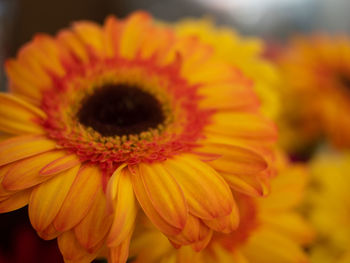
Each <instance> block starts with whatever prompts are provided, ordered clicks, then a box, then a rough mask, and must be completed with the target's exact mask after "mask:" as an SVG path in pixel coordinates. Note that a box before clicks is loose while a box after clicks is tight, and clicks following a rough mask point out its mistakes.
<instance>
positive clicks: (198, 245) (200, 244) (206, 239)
mask: <svg viewBox="0 0 350 263" xmlns="http://www.w3.org/2000/svg"><path fill="white" fill-rule="evenodd" d="M212 236H213V230H211V229H210V230H209V231H208V232H207V233H206V236H205V237H204V238H203V239H202V240H199V241H197V242H196V243H194V244H192V245H191V247H192V248H193V250H194V251H196V252H200V251H202V250H203V249H205V248H206V247H207V245H208V244H209V242H210V240H211V238H212Z"/></svg>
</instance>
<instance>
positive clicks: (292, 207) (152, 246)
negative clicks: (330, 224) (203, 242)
mask: <svg viewBox="0 0 350 263" xmlns="http://www.w3.org/2000/svg"><path fill="white" fill-rule="evenodd" d="M284 165H286V164H283V166H284ZM288 166H289V167H288ZM288 166H285V167H284V168H280V169H279V170H280V172H279V174H278V176H277V177H276V178H274V179H273V181H272V186H271V188H272V190H271V194H270V195H269V196H268V197H266V198H264V199H262V198H261V199H257V198H252V197H248V196H243V195H241V194H237V195H236V200H237V203H238V207H239V212H240V215H241V224H240V225H239V227H238V229H236V230H235V231H233V232H232V233H230V234H222V233H215V234H214V235H213V238H212V239H211V242H210V243H209V245H208V246H207V248H206V249H204V250H202V251H201V252H199V253H196V252H194V251H193V250H192V249H190V248H189V247H181V248H180V249H178V250H176V249H174V248H173V247H172V246H170V245H169V244H168V242H167V240H166V238H164V236H162V235H161V234H160V233H159V232H158V231H156V230H155V229H154V228H152V227H151V226H148V225H147V223H144V226H143V227H142V228H141V227H140V229H138V230H137V231H136V232H135V237H134V239H132V242H131V255H132V256H133V257H131V258H130V260H131V262H133V263H138V262H140V263H141V262H142V263H155V262H162V263H167V262H177V263H182V262H193V263H214V262H236V263H282V262H283V263H301V262H308V257H307V255H306V253H305V252H304V251H303V249H302V246H301V245H305V244H307V243H309V242H310V241H311V240H312V238H313V235H314V233H313V230H312V228H311V227H310V225H309V224H308V223H307V222H306V221H305V219H304V218H303V217H302V216H301V214H300V213H299V212H297V210H296V207H297V206H298V205H300V203H301V201H302V200H303V196H304V192H305V186H306V182H307V178H308V176H307V172H306V169H305V167H304V166H302V165H299V164H295V165H288ZM140 225H141V224H140ZM132 259H134V261H132Z"/></svg>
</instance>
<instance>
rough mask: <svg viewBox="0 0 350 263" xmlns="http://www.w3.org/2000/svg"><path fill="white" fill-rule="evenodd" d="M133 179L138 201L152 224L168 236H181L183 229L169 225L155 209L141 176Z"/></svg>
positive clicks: (134, 176)
mask: <svg viewBox="0 0 350 263" xmlns="http://www.w3.org/2000/svg"><path fill="white" fill-rule="evenodd" d="M138 172H139V171H137V170H136V173H138ZM131 178H132V184H133V189H134V192H135V195H136V197H137V200H138V201H139V203H140V205H141V207H142V209H143V211H144V212H145V214H146V215H147V216H148V217H149V219H150V220H151V221H152V223H153V224H155V225H156V226H157V227H158V228H159V229H160V231H162V232H163V233H164V234H166V235H170V236H174V235H177V234H179V233H180V232H181V228H176V227H175V226H173V225H171V224H169V223H168V222H167V221H165V220H164V219H163V217H161V216H160V214H159V213H158V212H157V210H156V209H155V208H154V207H153V204H152V202H151V200H150V198H149V197H148V194H147V191H146V189H145V186H144V184H143V182H142V180H141V178H140V176H139V175H137V174H136V175H135V174H133V175H132V176H131Z"/></svg>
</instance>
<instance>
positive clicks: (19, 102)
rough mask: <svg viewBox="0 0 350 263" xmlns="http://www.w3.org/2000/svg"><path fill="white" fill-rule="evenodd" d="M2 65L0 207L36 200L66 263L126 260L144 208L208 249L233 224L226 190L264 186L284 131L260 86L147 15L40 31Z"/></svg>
mask: <svg viewBox="0 0 350 263" xmlns="http://www.w3.org/2000/svg"><path fill="white" fill-rule="evenodd" d="M6 71H7V74H8V77H9V83H10V87H9V88H10V92H9V93H2V94H1V95H0V102H1V108H0V130H1V131H3V132H6V133H8V134H10V135H12V136H11V138H9V139H5V140H3V141H1V142H0V167H1V168H0V182H1V187H0V211H1V212H8V211H11V210H15V209H18V208H20V207H23V206H25V205H27V204H28V209H29V217H30V220H31V223H32V225H33V227H34V228H35V229H36V231H37V232H38V234H39V235H40V236H41V237H42V238H44V239H53V238H56V237H57V238H58V244H59V248H60V250H61V252H62V254H63V257H64V259H65V261H66V262H90V261H91V260H93V259H94V258H95V257H97V256H98V255H100V254H101V253H102V254H108V258H109V261H110V262H125V261H126V259H127V256H128V247H129V241H130V238H131V235H132V233H133V228H134V221H135V217H136V214H137V210H138V203H139V204H140V206H141V208H142V209H143V211H144V213H145V214H146V215H147V216H148V218H149V219H150V220H151V221H152V223H153V224H154V225H155V226H156V227H157V228H158V229H159V230H160V231H161V232H162V233H164V234H165V235H166V236H167V237H168V238H169V240H170V241H171V242H172V243H173V245H175V246H182V245H190V244H191V245H192V247H193V249H194V250H197V251H199V250H201V249H203V248H205V246H206V245H207V244H208V242H210V239H211V236H212V234H213V230H216V231H222V232H231V231H233V230H234V229H236V228H237V224H238V220H239V215H238V210H237V206H236V203H235V200H234V196H233V195H232V192H231V189H233V190H235V191H237V192H240V193H242V194H247V195H251V196H263V195H266V194H267V192H268V189H269V180H270V177H271V175H272V172H273V171H272V170H273V169H272V166H271V162H272V160H273V158H274V157H273V152H272V150H271V149H272V145H273V143H274V141H275V140H276V131H275V128H274V125H272V124H271V123H270V122H269V121H268V120H266V119H265V117H263V116H262V114H260V113H259V104H258V102H257V101H258V99H257V97H256V95H255V94H254V92H253V90H252V87H251V86H252V85H251V80H250V79H249V78H247V77H246V76H245V75H243V74H242V73H241V72H240V71H239V70H238V69H237V67H234V66H232V65H231V64H229V63H226V62H223V61H222V59H220V58H219V57H217V56H216V55H215V47H212V46H210V45H208V44H205V43H202V42H201V41H200V40H198V38H194V37H191V36H179V35H178V34H177V33H176V32H174V31H173V29H172V28H171V27H166V26H162V25H157V24H154V22H153V21H152V18H151V17H150V16H149V15H148V14H146V13H142V12H138V13H134V14H133V15H131V16H130V17H128V18H127V19H125V20H117V19H116V18H114V17H110V18H108V19H107V20H106V22H105V24H104V25H103V26H102V27H101V26H99V25H97V24H94V23H92V22H78V23H75V24H74V25H73V27H72V29H70V30H63V31H61V32H59V33H58V35H57V36H56V37H54V38H52V37H50V36H47V35H37V36H36V37H35V38H34V40H33V41H32V42H30V43H28V44H27V45H25V46H24V47H23V48H22V49H21V50H20V52H19V54H18V56H17V58H16V59H11V60H8V61H7V62H6ZM230 188H231V189H230ZM134 194H135V196H136V198H135V197H134ZM136 200H137V201H138V203H137V202H136ZM106 251H107V252H106Z"/></svg>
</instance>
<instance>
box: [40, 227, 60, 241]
mask: <svg viewBox="0 0 350 263" xmlns="http://www.w3.org/2000/svg"><path fill="white" fill-rule="evenodd" d="M37 233H38V235H39V236H40V237H41V238H42V239H44V240H52V239H55V238H57V237H58V236H59V235H60V234H61V232H59V231H57V229H56V228H55V227H54V226H53V224H50V225H49V226H48V227H47V228H45V229H44V230H43V231H40V232H37Z"/></svg>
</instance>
